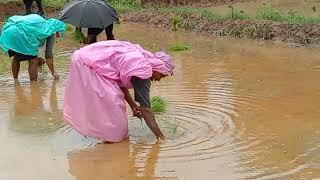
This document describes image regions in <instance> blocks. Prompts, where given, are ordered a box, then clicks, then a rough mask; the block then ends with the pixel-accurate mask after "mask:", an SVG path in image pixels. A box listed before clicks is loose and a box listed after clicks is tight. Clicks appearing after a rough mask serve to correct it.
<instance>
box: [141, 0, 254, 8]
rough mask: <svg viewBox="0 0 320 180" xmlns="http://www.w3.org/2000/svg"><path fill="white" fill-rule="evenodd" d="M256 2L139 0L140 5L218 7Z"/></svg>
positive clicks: (230, 0)
mask: <svg viewBox="0 0 320 180" xmlns="http://www.w3.org/2000/svg"><path fill="white" fill-rule="evenodd" d="M248 1H256V0H141V4H142V5H143V6H144V5H159V4H160V5H173V6H185V5H188V6H190V5H191V6H197V7H207V6H219V5H224V4H230V3H236V2H248Z"/></svg>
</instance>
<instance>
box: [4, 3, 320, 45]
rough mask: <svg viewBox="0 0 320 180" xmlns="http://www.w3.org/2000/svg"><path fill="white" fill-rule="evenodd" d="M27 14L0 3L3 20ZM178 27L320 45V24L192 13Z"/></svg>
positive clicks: (128, 17)
mask: <svg viewBox="0 0 320 180" xmlns="http://www.w3.org/2000/svg"><path fill="white" fill-rule="evenodd" d="M208 1H210V0H208ZM234 1H236V0H234ZM240 1H241V0H240ZM34 9H35V11H36V10H37V8H36V7H34ZM45 11H46V14H51V15H53V14H54V15H56V14H57V10H56V9H54V8H51V7H46V9H45ZM24 12H25V9H24V5H23V4H22V3H6V4H1V3H0V19H4V18H6V17H8V16H11V15H14V14H24ZM173 17H174V14H171V13H161V12H150V11H138V12H128V13H124V14H122V15H121V19H122V20H123V21H127V22H136V23H145V24H148V25H153V26H156V27H164V28H168V29H172V27H173V26H174V25H173ZM175 28H178V29H180V30H192V31H197V32H200V33H207V34H214V35H217V36H234V37H241V38H251V39H263V40H273V41H284V42H289V43H297V44H301V45H308V44H320V24H314V25H308V26H304V27H301V26H298V25H296V24H292V23H288V22H274V21H267V20H254V19H248V20H232V19H228V20H223V21H206V20H204V19H203V18H201V16H200V15H197V14H193V15H184V16H182V19H181V21H180V22H179V23H178V24H176V26H175Z"/></svg>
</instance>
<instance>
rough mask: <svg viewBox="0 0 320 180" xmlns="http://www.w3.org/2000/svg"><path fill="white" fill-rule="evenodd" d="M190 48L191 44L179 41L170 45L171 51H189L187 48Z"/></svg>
mask: <svg viewBox="0 0 320 180" xmlns="http://www.w3.org/2000/svg"><path fill="white" fill-rule="evenodd" d="M190 49H191V48H190V46H188V45H185V44H182V43H177V44H174V45H171V46H170V47H169V50H170V51H175V52H178V51H187V50H190Z"/></svg>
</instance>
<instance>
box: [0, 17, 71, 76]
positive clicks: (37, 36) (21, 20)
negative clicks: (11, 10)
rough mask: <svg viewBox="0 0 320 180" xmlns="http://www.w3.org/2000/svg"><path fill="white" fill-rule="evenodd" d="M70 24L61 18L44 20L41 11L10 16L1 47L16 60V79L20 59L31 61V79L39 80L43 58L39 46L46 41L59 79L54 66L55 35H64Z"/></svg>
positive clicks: (13, 65) (13, 63)
mask: <svg viewBox="0 0 320 180" xmlns="http://www.w3.org/2000/svg"><path fill="white" fill-rule="evenodd" d="M66 29H67V28H66V25H65V24H64V23H63V22H62V21H59V20H57V19H53V18H52V19H48V20H46V19H44V18H43V17H41V16H39V15H37V14H30V15H26V16H17V15H15V16H12V17H10V18H9V19H8V20H7V21H6V23H5V24H4V26H3V28H2V34H1V36H0V47H1V48H2V49H3V51H4V52H6V53H7V54H8V55H9V57H13V59H12V64H11V65H12V74H13V78H14V79H17V78H18V74H19V70H20V61H25V60H28V62H29V67H28V72H29V76H30V80H31V81H36V80H37V79H38V66H39V64H40V63H42V62H41V58H39V57H38V54H39V49H40V47H41V46H42V45H44V44H45V43H46V55H45V56H46V57H45V58H46V62H47V65H48V67H49V69H50V71H51V74H52V76H53V77H54V78H59V76H58V75H57V74H56V73H55V71H54V67H53V56H52V48H53V45H54V42H55V39H54V38H55V36H57V37H60V36H61V35H62V34H64V32H65V31H66Z"/></svg>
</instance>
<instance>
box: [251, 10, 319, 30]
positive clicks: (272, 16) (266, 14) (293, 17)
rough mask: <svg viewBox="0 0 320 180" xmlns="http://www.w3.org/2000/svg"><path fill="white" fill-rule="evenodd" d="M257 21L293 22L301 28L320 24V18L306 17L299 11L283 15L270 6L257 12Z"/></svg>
mask: <svg viewBox="0 0 320 180" xmlns="http://www.w3.org/2000/svg"><path fill="white" fill-rule="evenodd" d="M256 18H257V19H265V20H271V21H277V22H284V21H286V22H291V23H295V24H298V25H300V26H306V25H310V24H314V23H319V22H320V16H313V17H306V16H303V15H301V14H299V13H298V12H297V11H289V12H288V13H287V14H285V13H281V12H279V11H277V10H275V9H274V8H272V7H271V6H269V5H264V6H262V7H260V8H259V9H258V11H257V16H256Z"/></svg>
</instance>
